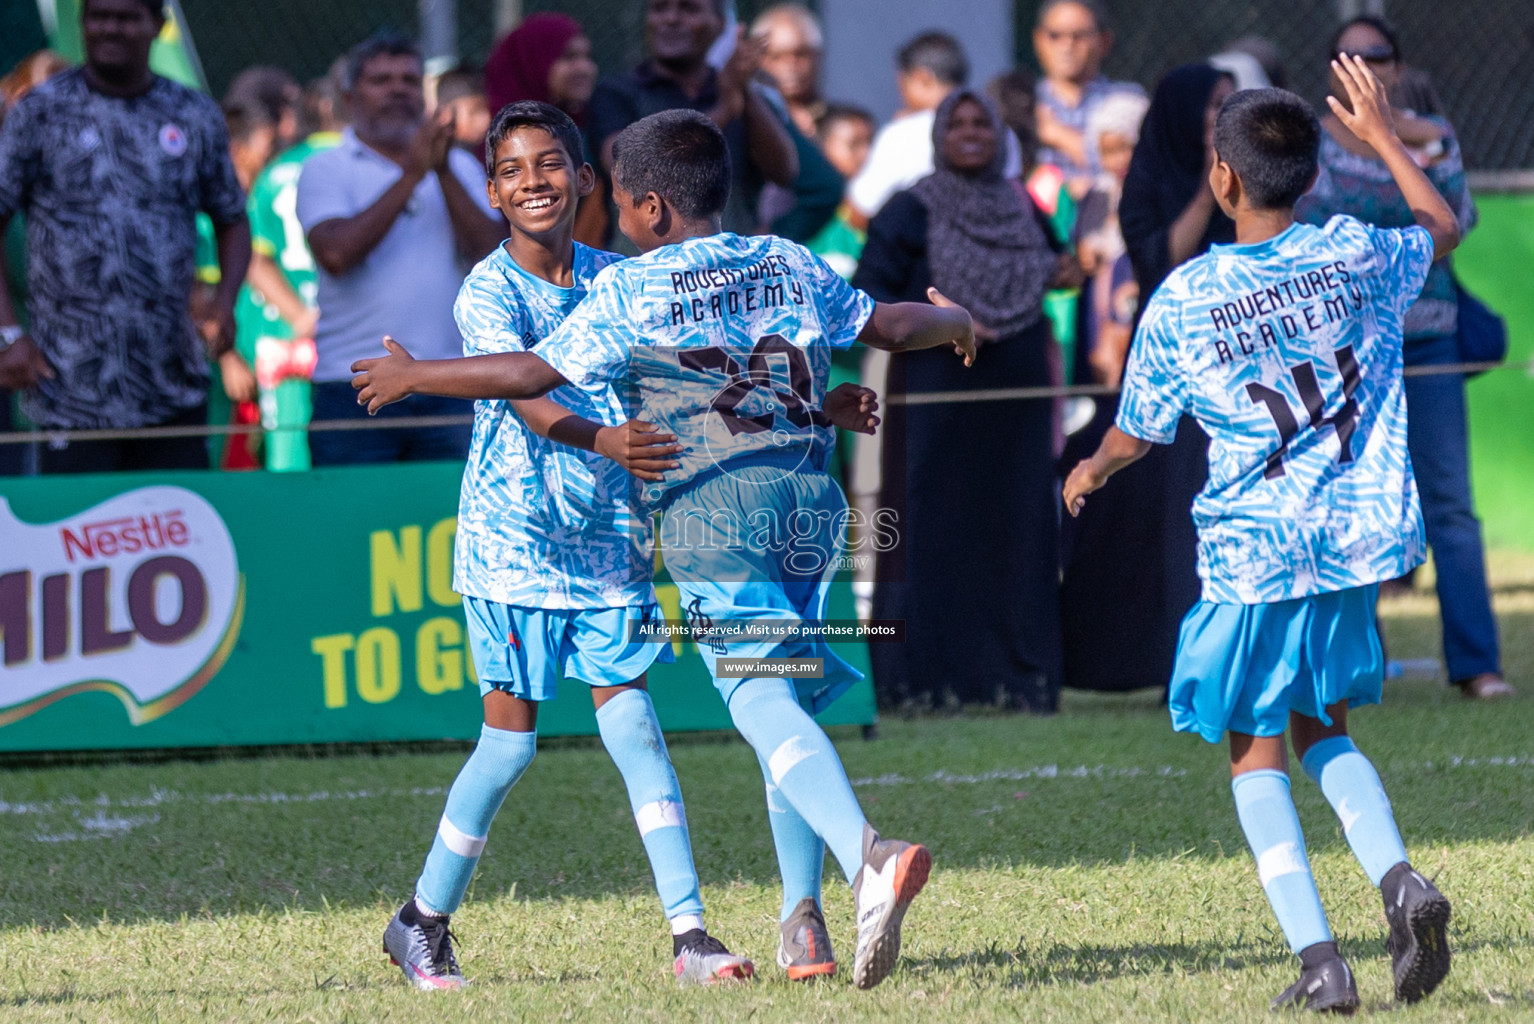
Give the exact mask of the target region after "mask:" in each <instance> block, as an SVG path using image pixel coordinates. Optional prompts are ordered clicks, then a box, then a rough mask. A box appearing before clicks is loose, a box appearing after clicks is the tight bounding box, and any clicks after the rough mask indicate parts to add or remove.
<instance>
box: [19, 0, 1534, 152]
mask: <svg viewBox="0 0 1534 1024" xmlns="http://www.w3.org/2000/svg"><path fill="white" fill-rule="evenodd" d="M770 2H771V0H737V2H736V10H737V12H738V13H739V14H740V16H741V17H742V19H749V18H750V17H751V16H753V15H754V14H755V13H756V12H758V11H760V10H761V9H762V8H764V7H766V6H768V4H769V3H770ZM1016 3H1017V7H1016V18H1017V53H1018V59H1019V61H1020V62H1021V63H1024V64H1032V62H1033V54H1032V44H1031V41H1030V30H1031V28H1032V25H1033V20H1034V14H1035V12H1036V11H1037V9H1038V5H1039V0H1016ZM1107 3H1108V7H1109V8H1110V10H1111V11H1112V13H1113V19H1114V26H1115V29H1116V32H1117V37H1118V39H1117V44H1116V45H1115V47H1114V50H1113V53H1112V54H1111V56H1110V58H1109V61H1108V67H1107V70H1108V72H1109V73H1110V74H1111V75H1112V76H1114V77H1117V78H1129V79H1134V80H1136V81H1140V82H1143V83H1145V84H1146V86H1147V87H1150V86H1152V85H1153V84H1154V83H1155V81H1156V79H1157V78H1159V77H1160V76H1161V75H1162V74H1164V73H1165V72H1166V71H1168V70H1169V69H1170V68H1172V67H1174V66H1176V65H1177V64H1180V63H1184V62H1186V61H1190V60H1197V59H1200V58H1202V57H1205V56H1207V55H1209V54H1211V53H1214V52H1216V51H1218V50H1219V49H1221V48H1222V47H1224V46H1225V44H1227V43H1229V42H1230V41H1231V40H1233V39H1236V38H1237V37H1240V36H1244V35H1251V34H1255V35H1260V36H1263V37H1265V38H1267V39H1269V40H1271V41H1272V42H1273V43H1274V44H1275V45H1276V46H1277V48H1278V51H1279V53H1280V54H1281V55H1282V57H1283V59H1284V62H1285V64H1286V66H1287V69H1288V72H1289V84H1290V87H1291V88H1293V89H1295V90H1296V91H1298V92H1300V93H1301V94H1302V95H1304V96H1307V97H1308V98H1310V99H1312V100H1319V99H1320V98H1321V96H1322V95H1323V93H1324V89H1325V70H1326V61H1327V59H1328V55H1327V53H1326V42H1327V39H1328V38H1329V36H1330V35H1331V33H1332V30H1333V29H1334V28H1335V26H1336V25H1337V22H1338V17H1339V11H1340V10H1341V9H1343V8H1344V7H1346V6H1348V4H1347V3H1345V2H1339V0H1107ZM521 6H522V8H523V10H525V11H535V10H561V11H565V12H567V13H569V14H571V15H573V16H575V17H576V18H578V19H579V20H580V21H581V22H582V24H584V25H585V26H586V29H587V32H588V33H589V34H590V36H591V40H592V43H593V48H594V50H595V52H596V58H597V62H598V64H599V65H600V66H601V67H602V69H603V71H604V72H613V71H616V70H619V69H622V68H626V67H629V66H630V65H632V64H633V63H634V62H635V61H636V60H638V58H639V53H640V48H641V46H642V35H643V33H642V24H641V22H642V13H643V7H644V4H643V0H524V2H523V3H522V5H521ZM811 6H814V4H813V3H812V4H811ZM942 6H943V5H942V3H941V0H931V9H932V11H933V12H934V15H935V16H936V19H934V18H927V17H924V18H920V19H917V20H918V21H920V22H922V25H920V26H919V25H917V24H916V23H915V22H913V25H912V29H913V31H914V30H915V29H917V28H918V27H924V26H925V24H926V23H927V22H929V21H932V20H940V18H941V11H942ZM1355 6H1360V5H1355ZM1384 6H1385V10H1386V12H1387V14H1388V15H1389V17H1390V18H1391V20H1392V21H1394V22H1395V23H1396V25H1397V26H1398V27H1399V29H1400V33H1401V41H1402V46H1403V48H1404V50H1405V53H1406V57H1407V59H1408V60H1409V61H1410V62H1411V63H1412V64H1414V65H1416V66H1417V67H1420V68H1422V69H1423V70H1425V71H1427V72H1428V73H1429V74H1430V75H1431V76H1432V79H1433V82H1434V83H1435V85H1436V86H1437V88H1438V91H1439V93H1440V94H1441V95H1442V97H1443V99H1444V101H1445V104H1446V106H1447V107H1448V110H1449V113H1450V116H1451V117H1452V119H1453V120H1454V123H1455V125H1456V127H1457V129H1458V130H1459V133H1460V137H1461V141H1462V144H1463V146H1464V151H1465V156H1466V162H1467V164H1468V165H1469V166H1471V167H1473V168H1476V169H1480V170H1511V169H1520V168H1521V169H1530V168H1534V0H1452V2H1450V0H1385V5H1384ZM183 9H184V10H185V12H186V18H187V22H188V26H189V27H190V29H191V32H192V38H193V39H194V40H196V43H197V48H198V51H199V53H200V55H201V57H202V61H203V65H204V67H205V68H206V69H207V73H208V77H209V80H210V85H211V86H212V88H213V90H214V92H215V93H218V92H219V91H221V90H222V89H223V87H224V86H225V85H227V84H228V82H229V80H230V79H231V78H233V77H234V75H235V73H236V72H238V71H239V70H240V69H241V68H243V67H246V66H248V65H251V64H276V65H278V66H280V67H285V68H287V69H288V70H290V71H291V72H292V73H293V74H294V75H295V76H297V77H298V78H300V79H301V80H308V79H310V78H314V77H317V76H319V75H322V74H324V72H325V70H326V68H328V67H329V65H330V63H331V61H333V60H334V59H335V58H336V57H337V56H338V55H339V54H341V53H342V52H343V51H344V50H345V49H346V48H347V47H348V46H350V45H351V44H353V43H355V42H357V41H358V40H360V39H362V38H363V37H365V36H366V35H368V34H369V33H370V32H373V31H374V30H376V29H378V28H380V27H383V26H391V27H394V28H398V29H402V30H413V29H414V28H415V26H416V23H417V0H264V2H262V3H231V2H229V0H183ZM456 9H457V25H458V49H459V52H460V53H461V54H462V55H463V57H464V58H465V59H468V60H476V61H477V60H482V59H483V58H484V56H485V55H486V53H488V52H489V49H490V47H491V45H492V43H493V42H494V40H493V38H492V37H493V35H494V25H495V11H496V0H456ZM42 44H43V35H42V29H41V25H40V23H39V20H38V15H37V7H36V5H35V3H33V2H32V0H0V71H3V70H4V69H7V68H9V67H10V66H11V65H12V64H14V63H15V62H16V61H17V60H19V59H20V58H21V57H22V56H24V55H25V54H27V53H29V52H31V51H32V50H34V49H36V48H38V47H39V46H41V45H42ZM878 73H879V74H881V75H882V74H884V69H883V68H882V67H881V68H879V69H878Z"/></svg>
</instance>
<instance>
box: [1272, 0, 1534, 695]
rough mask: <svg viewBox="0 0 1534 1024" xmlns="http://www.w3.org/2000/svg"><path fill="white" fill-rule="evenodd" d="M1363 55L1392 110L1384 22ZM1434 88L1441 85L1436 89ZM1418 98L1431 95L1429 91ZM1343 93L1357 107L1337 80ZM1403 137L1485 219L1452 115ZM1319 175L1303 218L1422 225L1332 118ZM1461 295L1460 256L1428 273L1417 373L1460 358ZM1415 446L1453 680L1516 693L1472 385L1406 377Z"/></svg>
mask: <svg viewBox="0 0 1534 1024" xmlns="http://www.w3.org/2000/svg"><path fill="white" fill-rule="evenodd" d="M1345 53H1351V54H1357V55H1358V56H1360V57H1362V58H1363V59H1364V61H1365V62H1366V63H1367V64H1368V65H1369V70H1371V71H1373V72H1374V73H1375V74H1376V75H1378V76H1379V78H1380V81H1381V82H1383V83H1384V85H1385V88H1387V89H1389V90H1390V91H1391V100H1392V103H1394V102H1395V97H1396V95H1397V93H1398V92H1399V91H1400V90H1401V89H1402V87H1403V85H1404V84H1405V82H1404V75H1403V72H1404V65H1403V64H1402V61H1401V49H1400V44H1399V43H1398V42H1397V40H1396V34H1395V31H1394V30H1393V29H1392V28H1391V27H1390V25H1389V23H1388V22H1385V21H1383V20H1382V19H1380V18H1376V17H1370V16H1367V15H1366V16H1364V17H1359V18H1354V19H1353V20H1352V21H1349V22H1347V23H1346V24H1344V25H1343V26H1342V27H1341V28H1340V29H1338V30H1337V32H1336V34H1335V35H1334V36H1333V37H1332V40H1331V45H1330V46H1329V47H1328V48H1327V54H1326V56H1327V59H1328V60H1330V59H1332V58H1334V57H1337V56H1338V55H1339V54H1345ZM1429 88H1430V86H1429ZM1416 91H1417V92H1418V94H1419V96H1418V97H1417V99H1419V100H1420V99H1421V98H1427V97H1425V96H1423V95H1422V93H1423V90H1421V88H1420V85H1419V88H1418V89H1417V90H1416ZM1332 95H1333V96H1336V97H1338V99H1339V100H1340V101H1341V102H1343V103H1346V102H1347V93H1346V92H1345V91H1344V90H1343V88H1342V85H1341V83H1340V82H1338V81H1336V79H1335V77H1334V78H1333V81H1332ZM1392 113H1393V115H1394V120H1395V124H1396V130H1397V132H1398V133H1399V134H1400V136H1401V138H1402V140H1403V141H1405V142H1406V143H1407V145H1408V146H1410V147H1412V150H1413V152H1414V155H1415V156H1416V157H1417V161H1418V162H1419V163H1420V164H1421V165H1422V168H1423V170H1424V171H1425V172H1426V174H1427V176H1428V180H1430V181H1431V182H1432V183H1433V185H1434V186H1435V187H1436V188H1437V189H1438V191H1439V193H1440V194H1441V195H1442V196H1443V197H1444V199H1445V200H1446V201H1447V202H1448V204H1449V207H1450V208H1451V209H1452V210H1454V212H1455V216H1456V217H1457V218H1458V219H1459V226H1460V231H1461V232H1468V231H1469V230H1470V228H1471V227H1472V226H1474V224H1475V207H1474V206H1472V205H1471V202H1470V189H1469V188H1468V187H1467V186H1466V184H1465V167H1464V164H1463V163H1462V161H1461V158H1460V151H1459V143H1458V142H1457V141H1456V140H1455V137H1454V129H1453V127H1452V126H1451V125H1450V124H1449V122H1448V121H1447V120H1445V119H1444V118H1442V117H1437V116H1422V115H1421V114H1417V113H1413V112H1412V111H1411V110H1395V111H1392ZM1321 127H1322V128H1323V129H1325V131H1324V132H1323V133H1322V135H1321V152H1320V157H1319V162H1320V170H1319V173H1318V174H1317V176H1316V183H1315V186H1314V187H1313V188H1312V189H1311V190H1310V192H1309V193H1307V194H1306V195H1304V196H1302V197H1301V198H1300V201H1299V204H1298V205H1296V206H1295V208H1294V216H1295V219H1296V220H1299V221H1303V222H1306V223H1309V224H1325V223H1326V222H1327V221H1328V220H1330V219H1331V218H1332V217H1334V216H1336V215H1337V214H1339V213H1346V214H1350V215H1352V216H1354V217H1357V218H1358V219H1359V220H1361V221H1363V222H1364V223H1366V224H1373V225H1375V226H1377V227H1382V228H1393V227H1402V226H1406V225H1410V224H1412V223H1413V217H1412V211H1411V207H1410V206H1409V205H1408V204H1407V202H1406V197H1405V196H1403V195H1402V194H1401V189H1400V188H1399V187H1398V186H1397V185H1396V183H1395V182H1394V181H1393V180H1392V179H1391V177H1390V174H1389V172H1388V171H1387V170H1386V169H1385V163H1384V161H1382V160H1381V159H1380V158H1379V154H1377V153H1375V152H1374V150H1373V149H1372V148H1370V146H1369V144H1368V143H1366V142H1363V141H1361V140H1359V139H1358V138H1357V137H1356V136H1355V135H1353V133H1352V132H1350V131H1348V129H1347V127H1346V126H1345V125H1344V124H1343V123H1342V121H1341V120H1339V119H1338V117H1337V115H1336V114H1333V113H1330V112H1325V113H1323V114H1322V117H1321ZM1459 308H1460V295H1459V289H1458V287H1457V286H1456V284H1455V281H1454V271H1453V269H1452V267H1451V265H1450V260H1448V259H1442V260H1439V261H1438V262H1437V263H1435V264H1433V267H1432V269H1431V270H1429V271H1428V276H1427V282H1426V283H1425V284H1424V285H1423V286H1422V294H1421V295H1420V296H1419V297H1418V298H1417V301H1416V302H1414V303H1412V306H1411V308H1410V309H1408V310H1407V311H1406V318H1405V322H1404V323H1403V325H1402V327H1403V331H1404V334H1405V338H1406V343H1405V346H1404V354H1405V357H1406V365H1407V366H1433V365H1437V366H1443V365H1445V364H1449V363H1457V362H1460V361H1461V356H1460V349H1459V337H1458V332H1459ZM1406 422H1407V428H1406V444H1407V448H1408V449H1409V450H1410V452H1411V461H1412V470H1413V472H1414V473H1415V474H1416V477H1417V489H1418V491H1419V492H1420V493H1421V495H1422V518H1423V520H1424V521H1425V522H1426V525H1427V541H1428V546H1429V547H1431V548H1432V549H1433V562H1434V564H1435V565H1436V566H1437V569H1438V572H1437V584H1438V607H1439V615H1440V621H1441V622H1442V626H1443V653H1444V661H1445V662H1446V663H1447V665H1448V673H1449V680H1450V681H1451V682H1453V683H1455V684H1456V685H1457V686H1459V688H1460V692H1462V693H1463V694H1464V695H1465V696H1466V697H1470V698H1473V699H1474V698H1480V699H1487V698H1493V697H1510V696H1512V695H1513V687H1512V686H1511V685H1509V684H1508V682H1507V681H1506V680H1504V679H1503V678H1502V663H1501V651H1500V648H1499V643H1498V637H1497V620H1496V616H1495V615H1493V614H1492V608H1491V593H1490V591H1489V590H1488V588H1487V585H1486V553H1485V550H1484V549H1483V547H1482V542H1481V523H1480V520H1478V519H1477V518H1476V516H1475V503H1474V501H1473V499H1472V498H1471V494H1470V452H1469V444H1470V439H1469V436H1468V435H1467V433H1466V408H1465V378H1464V375H1463V374H1458V373H1435V374H1430V375H1424V376H1411V377H1407V378H1406Z"/></svg>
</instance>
